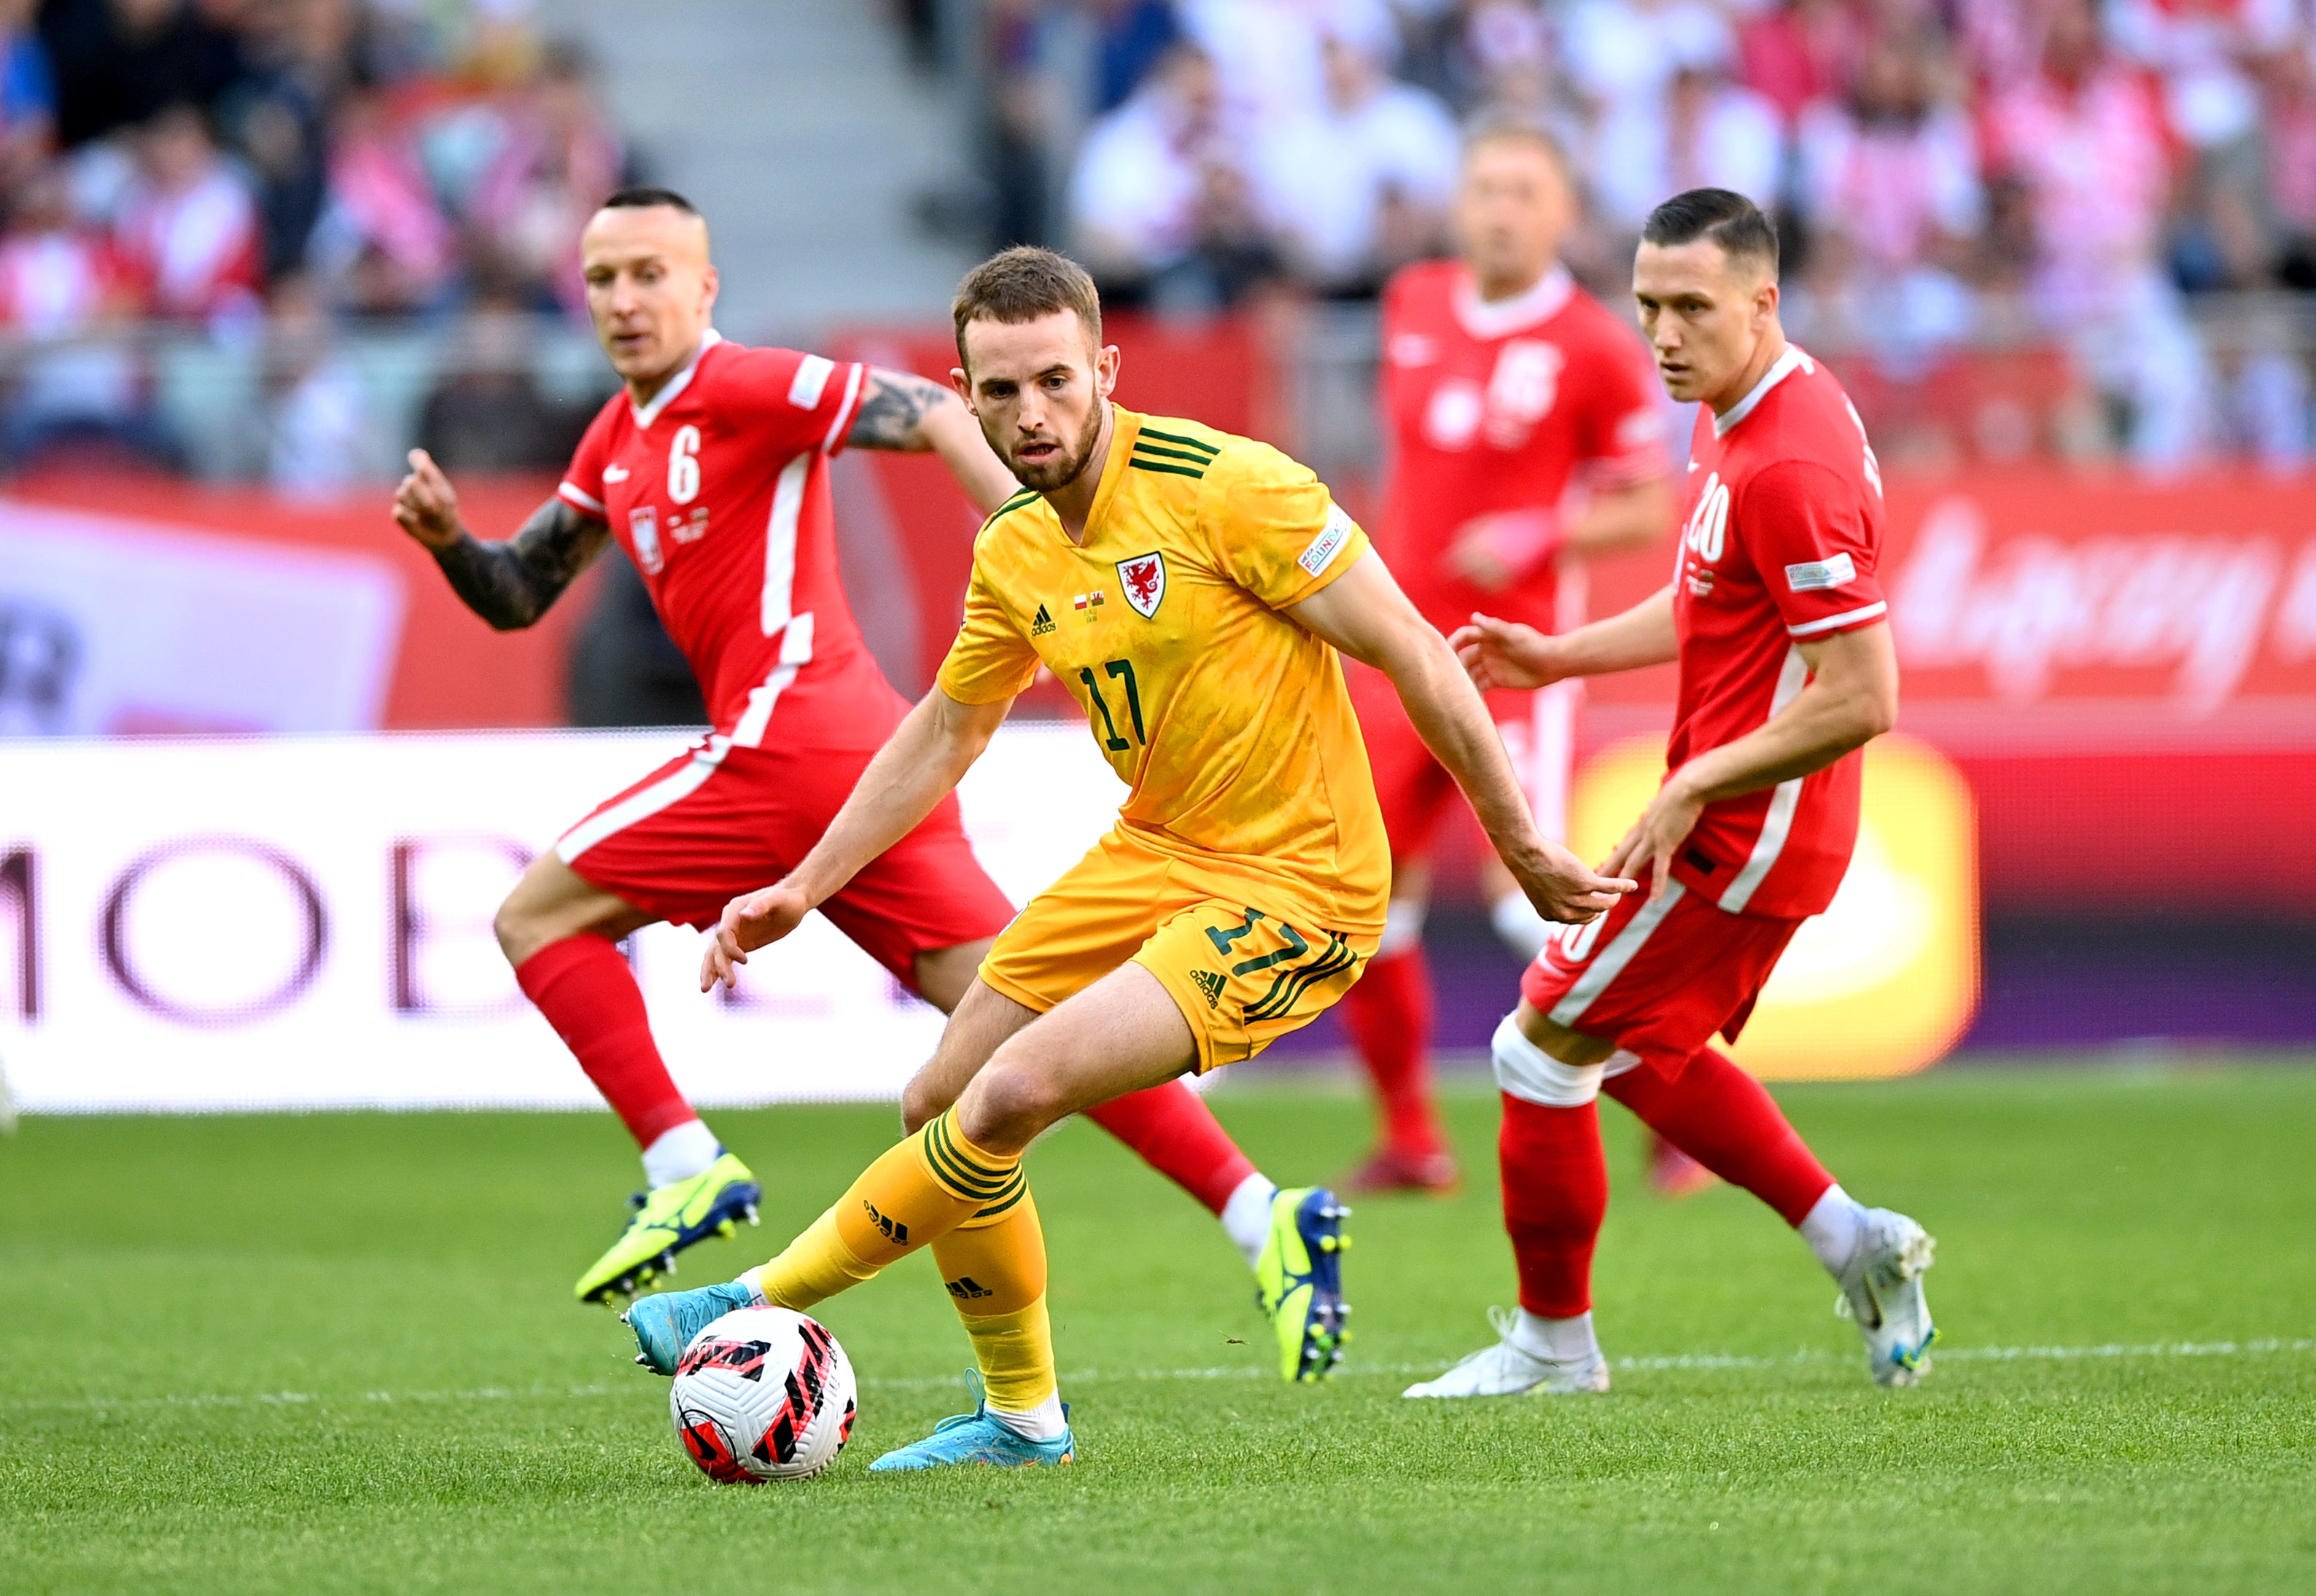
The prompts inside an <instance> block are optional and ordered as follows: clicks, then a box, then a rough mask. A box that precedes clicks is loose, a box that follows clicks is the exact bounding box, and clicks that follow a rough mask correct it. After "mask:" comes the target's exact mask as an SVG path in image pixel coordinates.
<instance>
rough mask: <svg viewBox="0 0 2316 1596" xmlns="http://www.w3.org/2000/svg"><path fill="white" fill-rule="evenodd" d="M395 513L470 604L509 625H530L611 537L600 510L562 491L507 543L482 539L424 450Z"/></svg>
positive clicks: (496, 623)
mask: <svg viewBox="0 0 2316 1596" xmlns="http://www.w3.org/2000/svg"><path fill="white" fill-rule="evenodd" d="M394 519H395V521H396V522H397V523H399V524H400V526H401V528H402V530H403V531H405V532H408V533H409V534H410V535H411V536H412V537H413V538H414V539H417V540H418V541H419V542H420V543H422V544H423V545H424V546H425V548H426V551H427V552H428V553H430V554H432V556H433V557H434V563H435V564H436V565H438V566H441V567H442V575H445V576H447V577H449V578H450V586H451V588H452V590H453V591H455V592H456V593H458V595H459V597H460V598H461V599H463V600H465V601H466V603H467V608H468V609H469V610H472V611H474V612H475V613H476V614H477V615H479V616H481V617H482V618H483V619H484V620H486V621H488V622H490V623H491V625H492V626H493V627H494V628H495V629H498V630H500V631H503V632H511V631H516V630H520V629H521V628H523V627H527V626H529V625H530V624H531V623H532V622H534V621H536V620H538V619H539V617H540V616H542V615H544V614H546V613H547V611H548V607H549V606H550V605H552V604H553V603H554V602H555V601H556V600H557V599H558V598H560V597H561V596H562V594H563V590H564V589H565V588H566V587H568V586H570V585H571V584H572V582H573V581H574V580H575V578H576V577H577V576H578V575H579V573H580V572H582V571H583V570H585V569H586V568H587V566H588V565H589V564H590V563H591V562H592V560H593V559H594V557H596V556H597V555H598V554H601V552H602V551H603V545H604V544H605V543H607V542H609V541H610V536H611V529H610V524H609V523H608V522H605V521H604V520H603V519H602V518H601V516H594V515H589V514H588V513H585V512H584V511H583V510H580V509H578V508H577V507H576V506H575V505H572V504H566V503H565V502H564V501H563V500H562V499H560V498H554V499H549V500H548V501H547V503H545V504H541V505H540V506H539V508H538V510H537V511H535V512H533V513H532V514H531V517H530V520H529V521H526V522H523V523H522V530H521V531H519V532H517V533H515V535H514V536H513V537H512V539H508V540H507V541H506V542H503V543H484V542H479V541H477V539H475V538H474V537H473V536H472V535H471V534H469V533H468V531H467V529H466V525H465V523H463V522H460V521H459V495H458V494H457V492H456V491H455V490H454V489H453V488H452V487H451V486H450V478H449V477H445V476H444V475H443V474H442V468H441V467H440V466H438V465H436V464H435V463H434V461H433V460H432V459H431V458H430V457H429V456H428V455H427V453H426V451H425V450H423V449H414V450H411V451H410V475H409V476H407V477H404V478H403V479H402V486H400V487H398V488H396V490H395V494H394Z"/></svg>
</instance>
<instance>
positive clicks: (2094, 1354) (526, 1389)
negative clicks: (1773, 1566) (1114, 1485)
mask: <svg viewBox="0 0 2316 1596" xmlns="http://www.w3.org/2000/svg"><path fill="white" fill-rule="evenodd" d="M2276 1352H2316V1336H2301V1337H2297V1338H2294V1339H2292V1340H2285V1339H2282V1338H2279V1337H2274V1336H2270V1337H2267V1338H2266V1339H2263V1340H2258V1341H2207V1342H2146V1343H2143V1344H2138V1345H2133V1344H2129V1343H2125V1342H2103V1343H2101V1344H2099V1345H2097V1346H2085V1347H1951V1348H1948V1347H1941V1348H1939V1349H1938V1350H1937V1351H1936V1352H1935V1353H1933V1354H1932V1356H1933V1358H1934V1359H1935V1360H1937V1361H1938V1362H1940V1363H1965V1362H1967V1363H2022V1362H2075V1361H2081V1360H2104V1359H2116V1358H2248V1357H2257V1356H2260V1355H2263V1354H2267V1353H2276ZM1837 1356H1838V1355H1837V1354H1835V1353H1833V1352H1830V1351H1820V1350H1817V1349H1814V1348H1804V1350H1802V1351H1797V1352H1793V1353H1789V1354H1787V1355H1786V1356H1785V1357H1783V1358H1756V1357H1746V1356H1742V1355H1740V1354H1735V1353H1717V1352H1685V1353H1678V1354H1674V1355H1671V1356H1667V1357H1642V1358H1615V1359H1611V1360H1609V1361H1610V1362H1611V1363H1612V1364H1613V1365H1614V1366H1615V1367H1616V1368H1617V1369H1792V1368H1795V1367H1796V1366H1797V1365H1802V1364H1810V1363H1823V1362H1827V1361H1831V1360H1834V1359H1836V1357H1837ZM1443 1367H1445V1363H1444V1362H1443V1361H1442V1360H1436V1359H1435V1360H1432V1361H1430V1362H1428V1363H1372V1364H1365V1365H1353V1366H1352V1367H1351V1368H1349V1369H1341V1370H1339V1371H1338V1372H1339V1373H1341V1374H1342V1375H1345V1376H1350V1377H1352V1378H1357V1377H1358V1376H1361V1375H1372V1376H1375V1377H1377V1378H1381V1377H1385V1376H1393V1377H1396V1376H1400V1375H1410V1374H1427V1373H1430V1372H1431V1371H1433V1370H1436V1369H1441V1368H1443ZM1276 1378H1278V1376H1277V1375H1276V1374H1274V1373H1273V1372H1272V1371H1271V1370H1270V1369H1268V1368H1255V1367H1246V1366H1240V1367H1231V1368H1215V1369H1136V1370H1127V1371H1126V1372H1123V1373H1120V1372H1118V1371H1116V1370H1111V1369H1077V1370H1073V1371H1072V1372H1069V1373H1066V1374H1064V1375H1063V1377H1062V1379H1063V1381H1064V1383H1065V1384H1066V1383H1068V1382H1070V1381H1073V1380H1078V1381H1101V1380H1269V1379H1276ZM958 1383H959V1382H958V1380H956V1379H954V1378H947V1377H944V1378H922V1377H903V1378H877V1377H875V1376H870V1377H867V1378H863V1379H862V1380H861V1381H860V1384H861V1386H863V1387H864V1388H867V1389H869V1390H876V1391H924V1390H932V1389H936V1388H940V1387H946V1386H953V1385H957V1384H958ZM644 1388H646V1387H641V1386H638V1385H637V1383H636V1382H635V1381H632V1380H628V1381H623V1382H621V1383H619V1384H618V1385H611V1386H479V1387H477V1388H476V1389H474V1390H469V1391H357V1392H351V1393H346V1394H343V1395H325V1394H323V1393H320V1392H314V1391H254V1392H243V1393H236V1392H219V1393H216V1394H213V1395H168V1394H160V1395H122V1396H54V1397H42V1396H35V1397H14V1398H9V1399H6V1400H0V1413H40V1412H47V1411H51V1410H57V1409H67V1410H81V1409H89V1408H124V1407H193V1408H204V1407H225V1408H238V1407H296V1406H300V1405H303V1404H308V1403H333V1404H379V1405H389V1404H394V1403H398V1402H412V1403H428V1404H432V1403H446V1402H539V1401H557V1400H564V1399H567V1398H570V1397H575V1396H618V1395H625V1394H627V1393H629V1392H633V1391H636V1390H637V1389H644Z"/></svg>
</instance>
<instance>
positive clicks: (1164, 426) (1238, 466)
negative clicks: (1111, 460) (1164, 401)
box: [1127, 415, 1311, 495]
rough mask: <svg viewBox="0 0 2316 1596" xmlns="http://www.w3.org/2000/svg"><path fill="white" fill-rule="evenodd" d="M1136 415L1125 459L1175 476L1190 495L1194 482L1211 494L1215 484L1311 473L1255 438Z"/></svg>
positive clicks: (1174, 419) (1182, 421)
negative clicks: (1130, 445)
mask: <svg viewBox="0 0 2316 1596" xmlns="http://www.w3.org/2000/svg"><path fill="white" fill-rule="evenodd" d="M1135 419H1136V422H1138V426H1137V427H1136V431H1135V435H1134V440H1133V444H1132V447H1131V449H1130V450H1129V451H1128V455H1127V465H1128V466H1129V467H1132V468H1138V469H1140V470H1143V471H1146V472H1150V473H1152V474H1153V475H1156V476H1165V477H1180V478H1181V479H1182V485H1181V486H1182V487H1183V489H1184V490H1185V491H1186V492H1189V493H1192V494H1194V495H1195V494H1196V493H1197V492H1198V489H1197V488H1193V487H1192V486H1191V485H1193V484H1196V485H1199V488H1203V489H1205V490H1206V491H1207V492H1209V493H1210V492H1211V490H1212V486H1213V485H1215V484H1217V483H1220V484H1225V485H1238V484H1244V483H1264V482H1271V481H1277V480H1291V479H1294V478H1297V477H1308V476H1310V475H1311V468H1309V467H1308V466H1305V465H1304V464H1303V463H1302V462H1301V461H1299V460H1297V459H1295V457H1294V456H1292V455H1290V454H1288V453H1287V452H1286V451H1285V450H1281V449H1278V448H1276V447H1274V446H1273V445H1271V444H1269V443H1265V442H1263V441H1261V440H1260V439H1259V438H1249V437H1244V436H1243V435H1241V434H1240V433H1237V432H1224V431H1223V430H1222V429H1221V428H1219V427H1210V426H1208V425H1207V424H1205V423H1204V422H1197V421H1191V420H1189V418H1188V417H1186V416H1179V415H1144V416H1137V417H1136V418H1135Z"/></svg>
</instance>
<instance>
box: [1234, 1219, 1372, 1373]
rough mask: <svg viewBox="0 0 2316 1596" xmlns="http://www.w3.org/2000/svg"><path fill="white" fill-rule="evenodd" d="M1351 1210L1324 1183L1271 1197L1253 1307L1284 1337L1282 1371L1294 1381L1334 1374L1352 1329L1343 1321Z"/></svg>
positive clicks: (1346, 1311)
mask: <svg viewBox="0 0 2316 1596" xmlns="http://www.w3.org/2000/svg"><path fill="white" fill-rule="evenodd" d="M1350 1212H1351V1210H1350V1209H1349V1208H1345V1207H1343V1205H1342V1204H1341V1203H1339V1202H1337V1201H1336V1200H1335V1194H1334V1193H1333V1192H1332V1191H1330V1190H1327V1189H1326V1188H1325V1187H1324V1186H1296V1187H1290V1188H1288V1189H1287V1190H1282V1191H1280V1192H1278V1194H1277V1195H1275V1196H1274V1197H1272V1198H1271V1199H1270V1235H1269V1239H1268V1240H1266V1241H1265V1242H1264V1243H1263V1244H1262V1256H1261V1258H1260V1259H1259V1260H1257V1262H1256V1263H1255V1266H1254V1306H1257V1307H1259V1308H1260V1309H1261V1310H1262V1311H1263V1312H1264V1313H1265V1314H1266V1315H1269V1319H1270V1328H1271V1331H1272V1333H1274V1334H1276V1335H1277V1336H1278V1372H1279V1373H1280V1374H1281V1375H1283V1376H1284V1377H1285V1378H1287V1379H1290V1380H1323V1379H1325V1378H1327V1376H1328V1375H1329V1374H1331V1373H1332V1372H1333V1370H1334V1367H1335V1360H1336V1359H1338V1358H1340V1357H1341V1356H1342V1353H1343V1342H1345V1341H1347V1340H1349V1339H1350V1330H1349V1329H1348V1328H1346V1327H1345V1325H1344V1323H1343V1322H1344V1320H1345V1319H1347V1318H1348V1317H1350V1311H1351V1310H1350V1306H1349V1305H1347V1304H1346V1303H1345V1302H1344V1301H1343V1273H1342V1255H1343V1249H1344V1248H1346V1247H1348V1246H1350V1244H1351V1238H1350V1236H1348V1235H1344V1234H1343V1221H1344V1220H1345V1219H1347V1218H1349V1217H1350Z"/></svg>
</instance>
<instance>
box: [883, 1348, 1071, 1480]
mask: <svg viewBox="0 0 2316 1596" xmlns="http://www.w3.org/2000/svg"><path fill="white" fill-rule="evenodd" d="M965 1383H966V1387H967V1388H968V1389H969V1390H971V1391H972V1393H973V1395H974V1408H973V1411H972V1412H971V1413H958V1414H957V1415H956V1416H955V1417H953V1418H948V1419H943V1420H942V1421H941V1422H940V1423H938V1424H936V1425H934V1426H933V1432H932V1433H931V1435H928V1436H927V1437H925V1439H924V1440H921V1441H916V1442H913V1444H911V1445H909V1446H905V1447H902V1448H899V1449H896V1450H895V1451H890V1452H887V1453H886V1454H885V1455H884V1456H883V1457H881V1458H877V1461H876V1462H874V1463H871V1464H870V1465H869V1473H871V1474H890V1473H893V1472H895V1470H899V1469H904V1468H956V1467H961V1466H964V1465H967V1464H974V1465H979V1466H980V1467H985V1468H1035V1467H1038V1466H1039V1465H1041V1464H1051V1463H1071V1462H1074V1461H1076V1459H1077V1449H1078V1443H1077V1437H1075V1436H1074V1435H1073V1434H1071V1433H1070V1428H1069V1417H1070V1404H1068V1403H1066V1402H1065V1403H1064V1404H1062V1432H1061V1434H1060V1435H1058V1436H1056V1438H1055V1439H1054V1440H1024V1439H1022V1438H1021V1437H1020V1436H1018V1435H1016V1434H1014V1433H1013V1431H1011V1430H1008V1429H1006V1428H1005V1426H1004V1425H1002V1424H1000V1423H999V1422H997V1421H996V1420H994V1419H993V1418H991V1417H990V1416H989V1398H988V1396H987V1395H986V1394H985V1393H984V1391H983V1389H982V1385H981V1377H980V1375H979V1374H978V1373H972V1374H968V1375H966V1380H965Z"/></svg>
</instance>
